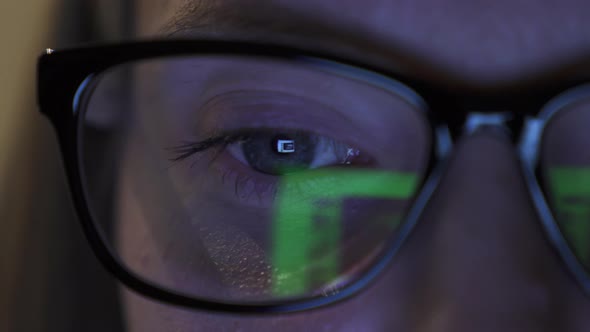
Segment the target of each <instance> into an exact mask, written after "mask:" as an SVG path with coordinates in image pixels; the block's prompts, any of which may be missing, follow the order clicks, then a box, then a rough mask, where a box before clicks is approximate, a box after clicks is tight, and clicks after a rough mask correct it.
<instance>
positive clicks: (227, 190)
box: [208, 150, 280, 209]
mask: <svg viewBox="0 0 590 332" xmlns="http://www.w3.org/2000/svg"><path fill="white" fill-rule="evenodd" d="M208 169H210V170H211V171H212V172H213V173H214V177H215V178H216V179H218V181H219V188H220V190H219V192H221V193H222V195H232V197H231V198H233V199H234V200H235V199H236V198H237V199H238V201H239V203H240V204H241V206H249V207H253V208H261V209H270V208H272V206H273V203H274V200H275V197H276V192H277V186H278V182H279V179H280V177H277V176H272V175H267V174H262V173H259V172H256V171H254V170H252V169H250V168H249V167H248V166H246V164H243V163H242V162H241V161H239V160H237V159H236V158H235V157H233V156H232V155H231V154H230V153H229V151H227V150H224V151H222V152H220V153H219V155H218V156H217V158H215V159H214V160H213V161H212V162H211V163H210V164H209V167H208Z"/></svg>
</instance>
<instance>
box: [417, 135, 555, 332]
mask: <svg viewBox="0 0 590 332" xmlns="http://www.w3.org/2000/svg"><path fill="white" fill-rule="evenodd" d="M407 246H408V249H407V250H420V252H421V253H422V255H423V257H422V259H423V260H424V263H423V264H420V267H419V269H420V272H419V273H418V275H419V278H420V281H421V282H420V283H419V284H421V285H422V286H420V288H419V289H420V291H419V294H417V295H418V296H416V298H415V301H416V303H415V308H418V309H416V311H417V312H420V313H421V314H420V315H421V316H422V317H425V316H424V315H427V316H428V317H431V318H432V319H427V320H424V319H417V320H416V322H417V324H418V325H420V327H419V328H418V329H417V330H420V331H484V330H488V329H489V330H490V331H499V330H502V331H517V330H518V331H529V330H530V331H533V330H534V331H545V330H547V328H548V327H550V326H555V325H554V321H555V320H559V319H560V317H561V315H560V314H559V309H558V308H559V306H558V305H557V302H558V301H559V300H558V297H557V296H556V295H557V294H556V293H557V292H558V287H556V283H557V281H556V280H557V279H558V278H556V277H555V271H561V272H563V270H561V269H560V265H559V263H558V260H557V258H556V255H555V253H554V252H553V250H552V249H551V248H550V246H549V245H548V243H547V241H546V240H545V237H544V234H543V231H542V229H541V226H540V224H539V222H538V220H537V217H536V214H535V212H534V209H533V206H532V204H531V201H530V198H529V196H528V192H527V189H526V186H525V183H524V182H523V178H522V176H521V172H520V164H519V162H518V158H517V155H516V152H515V149H514V148H513V145H512V144H511V142H510V138H509V136H508V135H505V132H504V131H502V130H497V129H495V128H494V127H493V126H485V127H481V128H479V129H478V130H477V131H474V132H473V133H472V134H471V135H468V136H466V137H464V138H463V139H462V140H460V141H459V143H458V144H457V146H456V147H455V151H454V153H453V155H452V157H451V160H450V161H449V164H448V169H447V170H446V172H445V174H444V175H443V178H442V179H441V182H440V185H439V188H438V189H437V191H436V192H435V193H434V195H433V197H432V199H431V201H430V203H429V205H428V206H427V208H426V210H425V211H424V214H423V216H422V218H421V221H420V222H419V223H418V225H417V227H416V229H415V230H414V234H413V236H412V237H411V238H410V239H409V241H408V243H407ZM412 247H414V249H412ZM417 247H420V249H418V248H417Z"/></svg>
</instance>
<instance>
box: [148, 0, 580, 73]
mask: <svg viewBox="0 0 590 332" xmlns="http://www.w3.org/2000/svg"><path fill="white" fill-rule="evenodd" d="M139 10H140V15H139V16H140V31H141V32H142V33H144V34H157V33H161V32H162V30H161V27H162V26H165V25H167V24H169V23H170V21H176V22H181V24H180V25H181V26H182V27H186V28H187V29H186V30H188V32H189V33H190V30H191V29H192V30H199V29H203V28H206V29H207V30H208V31H212V32H214V33H216V34H221V35H222V34H223V33H225V30H221V29H217V28H216V24H217V23H219V22H220V21H224V23H227V22H228V20H231V16H232V15H235V16H239V15H242V14H243V15H244V16H245V15H249V16H252V18H251V20H249V21H248V23H247V25H250V26H255V25H256V24H259V25H260V27H259V28H260V30H264V29H266V30H268V31H269V32H272V31H271V30H273V29H275V28H276V29H279V26H282V25H278V24H272V21H273V20H276V21H279V20H280V21H283V23H285V22H286V23H285V25H289V26H290V28H291V32H293V31H294V30H295V29H298V28H300V29H301V30H306V29H309V30H310V31H309V34H308V35H309V36H311V35H313V34H314V32H313V31H312V28H310V27H311V26H313V25H314V24H312V22H315V23H318V22H321V24H315V25H317V26H318V29H322V27H330V28H331V29H332V30H334V31H338V30H340V31H341V32H342V35H346V34H347V33H348V34H350V35H352V34H354V35H355V36H357V37H358V36H361V38H365V39H366V40H367V42H369V43H373V44H376V45H377V44H378V45H379V47H376V48H375V49H382V50H386V49H387V48H388V47H392V48H393V47H395V48H400V47H402V48H404V49H406V50H409V51H411V52H412V54H416V56H417V57H420V58H423V59H425V60H426V61H427V62H429V63H432V64H434V65H435V66H438V67H440V68H444V70H445V71H449V72H453V73H455V74H457V75H459V76H463V77H465V78H467V79H478V80H488V81H489V80H492V81H494V80H509V79H517V78H520V76H524V75H527V74H531V73H535V72H538V71H542V70H544V69H545V68H548V67H554V66H558V65H559V64H560V63H563V62H568V61H569V60H572V59H576V58H579V57H581V56H584V55H590V20H588V19H587V15H586V13H588V12H589V11H590V2H588V1H583V0H547V1H543V2H540V1H534V0H520V1H514V0H496V1H487V0H485V1H484V0H447V1H440V0H423V1H415V0H249V1H246V0H143V1H141V2H140V4H139ZM246 13H248V14H246ZM291 21H292V22H291ZM219 25H221V24H219ZM230 25H231V24H230ZM226 26H227V24H226ZM242 27H243V26H240V27H238V29H239V28H242ZM185 32H186V31H185ZM316 32H317V33H316V35H318V36H321V35H322V34H321V31H316ZM318 38H321V37H318ZM325 38H328V37H325ZM326 42H328V41H326ZM371 49H372V48H371ZM363 50H366V49H365V48H363Z"/></svg>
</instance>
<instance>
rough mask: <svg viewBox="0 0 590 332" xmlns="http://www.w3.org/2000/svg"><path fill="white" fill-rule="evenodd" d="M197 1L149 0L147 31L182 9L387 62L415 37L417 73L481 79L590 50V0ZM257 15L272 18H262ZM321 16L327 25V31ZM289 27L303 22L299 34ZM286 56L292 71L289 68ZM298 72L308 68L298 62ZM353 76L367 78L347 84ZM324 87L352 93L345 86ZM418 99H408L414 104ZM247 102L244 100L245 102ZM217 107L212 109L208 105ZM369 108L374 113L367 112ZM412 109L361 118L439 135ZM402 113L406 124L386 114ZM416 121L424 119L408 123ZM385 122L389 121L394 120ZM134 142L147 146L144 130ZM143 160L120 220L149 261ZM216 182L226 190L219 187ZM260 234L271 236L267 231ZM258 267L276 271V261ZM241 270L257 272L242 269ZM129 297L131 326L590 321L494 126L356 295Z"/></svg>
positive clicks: (185, 15) (177, 179)
mask: <svg viewBox="0 0 590 332" xmlns="http://www.w3.org/2000/svg"><path fill="white" fill-rule="evenodd" d="M185 2H186V1H180V0H179V1H172V0H169V1H162V0H145V1H140V2H139V4H137V8H136V9H137V17H138V23H137V24H138V31H139V32H140V34H141V35H143V36H156V35H159V34H162V33H168V32H170V27H171V24H170V22H176V24H177V25H180V26H182V27H183V28H182V29H180V31H176V32H175V35H179V36H200V35H202V34H214V35H216V36H219V37H224V36H229V35H233V36H236V35H238V36H239V37H241V38H255V39H257V40H260V39H262V40H266V39H268V40H279V41H282V42H291V41H292V43H293V44H296V45H299V44H303V45H306V46H309V47H315V48H328V49H331V50H342V52H343V53H346V54H347V55H349V56H351V57H355V58H358V59H367V61H369V60H370V61H372V62H377V63H379V64H380V65H382V66H384V67H387V66H395V65H396V64H395V63H389V62H395V61H397V60H393V59H396V57H395V56H393V55H394V54H396V52H397V50H399V49H403V50H405V52H408V53H409V54H411V55H412V58H413V59H415V60H416V61H415V63H417V64H418V65H415V67H416V72H417V74H418V75H423V76H427V77H428V78H429V79H431V80H440V81H443V82H444V80H450V79H459V80H462V81H464V82H468V83H469V84H472V85H474V86H477V85H481V86H486V85H494V84H502V83H508V82H510V81H513V80H518V79H522V78H526V77H527V76H530V75H533V74H535V73H538V72H541V71H543V70H547V69H550V68H552V67H554V66H557V65H559V64H560V63H562V62H564V61H567V60H568V59H571V58H574V57H576V56H580V55H583V54H588V52H589V51H590V47H588V45H590V43H589V40H590V21H588V20H587V18H586V15H585V14H584V13H586V12H587V10H590V8H589V7H590V4H588V3H586V2H583V1H575V0H571V1H566V2H563V1H561V2H557V1H554V2H551V3H550V2H544V3H543V4H542V5H541V4H540V3H538V2H534V1H520V2H514V1H494V2H484V1H447V2H444V3H442V2H437V1H428V0H426V1H421V2H415V1H414V2H412V1H401V0H399V1H398V0H371V1H362V2H361V1H354V0H346V1H343V0H320V1H318V0H299V1H283V0H268V1H262V0H261V1H256V2H255V4H250V3H248V5H247V6H245V5H244V3H243V2H240V1H229V0H220V1H206V0H205V1H198V2H195V3H194V4H192V5H191V4H189V5H186V3H185ZM259 2H260V3H259ZM245 7H247V8H245ZM249 8H253V9H252V10H250V9H249ZM179 12H180V14H179ZM220 13H226V14H225V15H220ZM236 13H240V14H241V15H243V17H248V18H249V20H250V21H248V23H247V24H244V26H243V27H242V29H241V30H240V31H232V30H231V26H232V24H231V23H230V22H231V21H232V20H231V19H230V18H229V17H231V16H232V15H233V14H236ZM254 16H255V17H256V18H259V19H254V18H253V17H254ZM216 17H220V20H219V21H218V20H217V19H216ZM273 18H280V21H281V22H282V23H281V24H278V23H275V24H272V21H273ZM291 20H295V22H294V24H289V22H290V21H291ZM302 20H304V21H302ZM257 24H262V25H263V26H261V27H260V28H258V27H257ZM316 27H318V29H320V30H318V31H315V30H314V29H315V28H316ZM177 28H178V27H177ZM177 30H178V29H177ZM286 30H288V31H289V32H290V33H288V34H287V35H285V31H286ZM177 65H178V64H177ZM215 65H216V64H214V63H212V64H209V66H206V67H207V68H215ZM234 65H235V63H234ZM256 66H257V64H251V63H244V64H243V66H241V67H240V68H251V71H252V72H256V73H258V75H261V80H260V81H261V82H262V81H265V79H264V77H265V74H264V70H261V69H259V68H256ZM171 68H172V69H171V70H169V71H168V72H169V73H176V74H177V75H188V73H187V71H186V70H180V69H178V68H177V69H178V70H177V71H176V72H175V71H174V65H171ZM155 70H157V69H155ZM243 70H245V71H246V70H247V69H243ZM284 70H285V71H286V72H287V73H288V69H284ZM299 74H301V77H300V78H299V79H300V80H301V81H305V80H309V78H306V77H305V75H306V74H305V73H299ZM285 75H287V74H285ZM292 77H295V78H294V79H293V82H297V77H298V76H297V75H292ZM271 83H272V82H271ZM294 86H297V84H296V83H294ZM302 86H303V84H302ZM303 89H304V87H301V88H300V90H298V91H299V92H301V91H303ZM342 89H351V90H352V89H354V90H355V91H358V88H356V87H346V86H344V85H343V86H342ZM324 92H325V94H323V95H329V93H330V92H333V93H335V94H337V93H340V94H341V95H342V94H343V92H345V91H329V90H326V91H324ZM301 93H303V92H301ZM365 93H366V94H367V95H371V98H369V99H370V100H378V99H379V98H387V97H384V96H381V95H379V94H378V93H376V92H365ZM373 93H374V94H375V95H372V94H373ZM232 98H233V99H234V100H235V99H236V97H235V96H230V97H228V98H227V100H226V101H225V102H226V103H231V102H232ZM273 98H274V97H273V96H270V97H269V98H268V99H269V100H272V99H273ZM152 102H154V103H158V102H161V101H158V100H155V101H152ZM351 102H352V101H351ZM396 102H397V103H400V104H404V102H403V101H399V100H398V101H396ZM293 103H296V102H295V101H293V102H292V103H289V102H283V103H282V104H281V105H283V104H290V105H292V104H293ZM406 104H407V103H405V104H404V105H405V106H400V108H401V107H409V106H408V105H406ZM247 106H248V104H247V103H245V104H244V108H245V109H246V108H247ZM296 106H299V105H296ZM339 109H345V107H344V106H343V107H339ZM245 112H248V111H247V110H245ZM209 118H213V116H209V117H205V119H209ZM211 121H214V120H211ZM321 121H322V119H314V121H311V122H315V123H319V122H321ZM363 121H368V122H371V121H373V123H368V124H366V125H364V126H363V125H362V124H363ZM413 121H416V120H415V119H414V118H412V116H410V115H407V116H405V117H402V118H396V119H391V118H388V117H387V115H386V114H385V113H383V114H380V113H378V112H377V113H376V114H375V115H374V116H373V117H371V119H367V118H366V117H359V118H354V117H353V120H352V121H351V123H352V124H351V126H353V124H359V123H361V127H371V126H373V127H374V126H378V125H381V126H385V127H386V128H385V129H389V131H395V132H398V133H400V132H401V134H400V135H406V136H407V137H408V139H409V137H412V139H413V140H414V141H420V140H424V141H427V138H425V137H424V136H423V135H421V129H420V127H419V126H414V127H412V123H413ZM392 122H395V123H403V124H404V125H400V126H399V128H394V127H393V126H394V125H393V124H391V127H387V126H388V125H387V124H389V123H392ZM384 124H385V125H384ZM341 127H345V125H342V126H341ZM170 128H175V130H171V132H178V131H182V123H174V124H170ZM403 128H414V129H413V130H408V131H407V132H405V133H404V132H403ZM176 129H178V130H176ZM385 129H383V130H381V131H380V132H387V130H385ZM367 135H371V133H370V132H367V133H366V135H365V137H367ZM406 136H404V137H406ZM162 137H163V138H161V139H164V140H166V139H168V138H169V137H170V135H169V134H166V133H164V134H162ZM393 139H394V138H393V137H388V136H378V135H377V136H376V137H374V138H373V141H375V142H383V145H384V146H385V144H386V143H387V142H388V141H391V140H393ZM343 144H344V147H343V148H344V149H346V151H348V150H347V149H348V148H355V147H357V146H358V145H357V144H356V142H354V141H352V142H350V147H349V146H348V145H346V144H348V142H347V143H343ZM359 144H360V145H362V142H359ZM394 148H395V147H394ZM129 149H131V150H133V149H140V148H138V147H134V146H133V144H131V147H130V148H129ZM336 150H337V149H336ZM384 150H385V148H379V149H377V151H384ZM230 152H231V151H230ZM377 153H379V152H377ZM237 154H239V152H236V153H235V155H234V157H236V155H237ZM336 154H337V153H336ZM130 155H132V153H130ZM372 155H375V153H372ZM380 158H382V159H380V160H379V161H380V163H381V165H385V166H384V168H388V167H389V168H391V169H393V168H395V169H403V170H410V171H411V170H416V169H419V168H420V165H421V164H422V160H423V159H424V158H425V156H424V155H420V154H419V153H417V154H415V155H413V156H412V158H414V159H412V160H410V161H407V160H408V159H407V158H405V159H404V160H406V163H405V164H403V165H401V164H399V161H397V160H395V158H391V159H388V158H387V157H380ZM236 159H239V156H238V157H236ZM134 162H141V161H137V160H135V161H133V160H131V161H128V162H127V164H128V165H130V167H126V168H125V169H126V170H125V171H123V174H122V176H121V179H122V180H121V183H122V185H121V188H122V189H121V191H120V193H119V197H120V200H119V209H118V210H119V216H120V220H124V222H121V223H120V225H119V231H118V233H119V242H120V243H121V244H122V246H123V250H124V251H127V252H128V254H129V256H130V257H137V258H136V260H138V262H137V264H138V265H140V264H144V265H145V264H146V263H145V262H139V260H141V257H140V256H139V255H136V256H134V252H135V251H139V250H140V248H144V249H145V248H156V247H158V245H159V244H158V243H157V241H155V240H152V239H153V237H149V236H145V234H143V233H142V232H141V231H137V230H138V229H140V230H141V229H142V226H141V225H142V223H143V222H145V220H144V219H145V218H144V216H145V213H144V212H142V211H141V209H140V208H139V207H138V204H137V198H136V197H135V193H136V192H134V190H131V189H130V188H133V187H134V184H133V182H134V180H133V179H138V178H140V177H141V175H139V174H135V173H134V172H133V171H132V169H134V168H133V167H132V166H133V163H134ZM361 162H362V158H361ZM196 167H197V168H198V165H197V166H196ZM219 167H221V166H219ZM261 167H262V166H261ZM184 176H185V174H182V171H178V172H177V173H175V174H173V176H172V183H173V184H174V186H175V188H177V190H178V191H181V192H182V191H185V192H189V191H190V190H191V189H190V188H191V186H192V185H194V183H188V184H187V183H186V182H185V181H184V180H183V179H184ZM143 180H145V179H143ZM139 182H141V181H139ZM244 186H246V184H244ZM211 187H214V186H213V185H211ZM244 190H245V189H244ZM258 190H259V192H260V194H259V195H258V196H259V197H258V198H257V199H256V202H247V204H250V206H252V205H256V204H263V203H264V200H265V198H264V190H265V189H264V188H261V189H258ZM212 195H220V196H221V195H223V194H222V192H221V191H220V192H215V193H213V194H212ZM260 196H262V198H260ZM261 202H262V203H261ZM382 205H383V204H377V206H376V207H375V209H388V207H387V206H382ZM227 206H228V205H225V207H226V208H227ZM230 206H231V204H230ZM211 209H218V210H219V212H218V213H220V214H221V215H223V213H226V212H223V209H224V206H220V207H214V206H213V207H211ZM245 218H246V219H248V218H251V219H255V218H261V219H264V216H260V215H257V214H253V215H252V216H250V217H245ZM207 227H215V225H208V226H207ZM250 236H251V237H254V238H255V237H257V236H259V237H260V238H264V236H263V235H261V234H259V233H257V232H253V233H252V234H251V235H250ZM365 240H366V241H367V242H371V241H379V240H380V239H375V238H370V237H369V238H368V239H365ZM218 241H219V240H218ZM261 241H262V240H261ZM259 242H260V241H259ZM359 246H360V247H362V244H361V245H359ZM185 249H186V248H185ZM191 250H195V251H198V248H191ZM244 250H245V251H249V252H256V251H257V250H260V248H258V247H256V246H245V247H244ZM367 250H369V249H367ZM148 265H149V264H148ZM154 266H157V265H154ZM155 269H156V268H155ZM255 270H256V271H259V272H265V270H264V267H260V268H258V269H255ZM153 273H154V274H158V273H159V271H154V272H153ZM236 276H237V277H239V278H248V277H250V276H247V275H240V274H239V273H238V274H237V275H236ZM163 278H164V277H163ZM257 280H258V279H257ZM176 282H179V283H182V280H180V281H178V280H177V281H176ZM265 282H266V281H265V280H264V279H259V280H258V281H257V282H252V283H249V286H250V287H252V288H253V289H254V291H255V288H257V287H258V288H263V287H265V285H264V283H265ZM123 302H124V307H125V317H126V321H127V325H128V327H129V329H130V330H131V331H202V330H206V331H207V330H217V331H226V330H227V331H275V330H277V329H279V328H280V329H281V330H284V331H302V330H314V331H392V330H393V331H488V330H489V331H554V330H564V331H585V330H587V329H588V328H589V327H590V315H588V313H590V299H589V298H587V297H585V296H584V294H583V293H582V291H581V288H580V287H579V286H578V285H577V283H576V282H575V281H574V279H573V278H572V277H571V276H570V275H569V274H568V272H567V270H566V269H565V267H564V265H563V263H562V262H561V260H560V259H559V258H558V257H557V254H556V253H555V251H554V250H553V249H552V248H551V246H550V244H549V243H548V241H547V240H546V238H545V237H544V234H543V232H542V229H541V227H540V223H539V220H538V219H537V217H536V214H535V211H534V210H533V206H532V205H531V202H530V198H529V195H528V192H527V190H526V187H525V183H524V180H523V178H522V175H521V171H520V166H519V163H518V160H517V156H516V155H515V153H514V149H513V147H512V145H511V143H510V142H509V141H508V140H507V139H506V138H505V137H503V136H501V135H497V134H496V133H492V132H481V133H478V134H476V135H472V136H469V137H465V138H463V139H462V140H460V141H459V142H458V143H457V145H456V146H455V150H454V153H453V156H452V158H451V160H450V162H449V165H448V168H447V170H446V172H445V174H444V176H443V178H442V180H441V183H440V186H439V188H438V190H437V191H436V192H435V193H434V196H433V198H432V199H431V201H430V202H429V205H428V206H427V208H426V210H425V211H424V213H423V214H422V217H421V218H420V221H419V223H418V225H417V226H416V228H415V229H414V231H413V233H412V236H411V237H410V238H409V239H408V241H406V242H405V243H404V246H403V248H402V249H401V250H400V252H399V253H398V254H397V256H396V257H395V258H394V262H393V263H392V264H390V266H389V267H388V268H387V270H386V271H385V272H384V273H383V275H381V276H380V277H379V278H378V279H377V281H376V282H375V283H373V284H371V285H370V286H369V287H368V288H367V289H366V290H364V291H363V292H361V293H360V294H359V295H357V296H355V297H353V298H352V299H350V300H347V301H345V302H342V303H339V304H336V305H333V306H329V307H327V308H322V309H317V310H312V311H308V312H303V313H297V314H289V315H283V316H277V315H274V316H268V317H267V316H265V317H261V316H260V317H252V316H248V317H244V316H237V315H227V314H212V313H206V312H200V311H192V310H185V309H179V308H176V307H172V306H167V305H163V304H160V303H156V302H153V301H151V300H147V299H145V298H142V297H140V296H138V295H135V294H134V293H130V292H128V291H126V290H123Z"/></svg>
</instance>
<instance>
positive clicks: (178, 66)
mask: <svg viewBox="0 0 590 332" xmlns="http://www.w3.org/2000/svg"><path fill="white" fill-rule="evenodd" d="M351 70H352V69H350V68H348V67H346V68H342V69H338V67H334V66H332V65H330V66H323V65H322V66H320V65H318V64H317V63H316V62H296V61H294V60H293V61H286V60H270V59H268V58H260V59H258V58H253V57H239V56H225V57H221V56H207V57H204V56H193V57H183V58H161V59H160V58H159V59H153V60H145V61H141V62H138V63H131V64H126V65H124V66H122V67H121V68H120V69H118V70H114V71H113V72H111V73H107V74H106V76H107V79H108V78H109V77H112V78H116V77H120V76H124V75H122V74H123V73H132V74H133V75H132V78H133V79H129V81H131V82H133V84H132V85H131V87H130V88H129V90H130V91H132V93H131V95H132V96H133V98H132V100H131V101H129V110H128V111H127V118H128V119H129V120H128V123H127V124H126V125H125V126H121V128H120V132H117V133H116V134H115V133H113V134H110V136H109V139H110V140H111V141H115V142H117V144H116V147H117V148H116V149H114V150H113V151H114V153H112V154H111V155H112V158H113V160H112V165H115V167H116V168H117V170H118V172H119V174H120V175H119V179H120V181H119V182H118V183H116V186H119V187H120V189H119V190H120V191H122V192H125V193H126V195H127V196H126V197H131V198H130V199H129V201H132V202H133V210H134V211H136V215H133V216H132V218H130V219H132V220H138V219H139V221H137V224H138V225H134V227H129V226H127V227H129V228H131V229H132V233H133V234H142V236H144V237H146V238H149V239H152V241H153V242H154V243H155V244H154V245H153V246H151V247H148V246H144V247H141V248H137V251H138V252H137V253H132V254H133V255H135V256H132V254H131V253H127V252H123V251H122V250H119V249H117V248H119V247H120V243H121V242H122V241H125V236H123V235H118V236H117V237H115V238H114V239H112V240H111V241H112V246H113V247H114V248H115V250H114V251H115V252H117V254H118V255H119V256H120V259H121V260H122V261H124V262H125V263H126V264H128V265H129V268H130V269H131V270H132V271H134V272H135V273H137V274H139V275H140V276H142V277H144V278H146V279H147V280H150V281H153V282H155V283H156V284H158V285H163V286H165V287H167V288H172V289H173V290H176V291H179V292H181V293H185V294H189V295H192V296H198V297H206V298H210V299H215V300H219V301H227V300H231V301H255V302H256V301H258V302H260V301H276V300H281V299H286V298H290V299H291V298H306V297H313V296H318V295H321V294H323V293H325V292H326V291H327V290H329V289H332V290H333V289H339V288H341V287H345V286H347V285H349V284H350V283H352V282H354V281H356V280H358V279H359V278H360V277H361V276H362V275H363V274H364V273H366V271H367V269H369V268H370V267H371V266H372V264H373V263H374V262H375V261H376V260H378V259H379V257H380V255H381V254H382V253H383V251H384V250H385V248H386V247H387V243H389V241H391V239H392V238H393V237H394V236H395V234H396V232H397V230H398V227H399V225H400V223H401V222H402V220H403V217H404V215H405V213H406V211H407V209H408V207H409V204H410V203H411V202H412V200H413V198H414V196H415V194H416V192H417V190H418V187H419V184H420V182H421V181H422V177H423V175H424V173H425V170H426V165H427V163H428V153H429V151H430V145H429V144H430V137H429V134H430V132H429V129H428V126H427V125H426V124H425V119H424V118H423V116H422V115H421V113H420V112H421V111H422V110H421V109H420V108H419V105H417V104H415V103H414V102H413V100H412V99H411V98H407V97H406V92H404V91H405V90H404V91H402V90H403V89H399V91H398V88H397V85H395V84H392V85H391V86H389V85H382V84H376V83H375V82H373V81H370V80H367V79H364V78H362V77H358V76H359V75H358V73H357V72H354V71H351ZM361 76H362V75H361ZM100 88H101V87H100V83H99V86H98V87H97V88H96V89H95V90H94V91H95V92H94V93H95V96H96V97H95V98H96V100H95V103H93V99H92V96H91V97H90V102H89V104H90V105H89V107H88V108H89V110H88V111H87V113H92V112H99V105H101V103H100V100H99V99H101V98H100V93H99V92H100ZM119 106H121V108H124V107H122V106H127V105H119ZM89 140H90V139H89ZM105 142H106V140H105ZM109 142H110V141H109ZM106 144H107V143H105V145H106ZM85 158H86V159H85V160H88V163H91V161H92V159H93V158H96V156H95V155H94V154H92V153H91V152H88V151H87V153H86V156H85ZM89 165H90V164H89ZM89 167H90V166H89ZM90 192H92V193H93V192H98V190H92V189H90ZM94 197H95V198H94V199H92V198H91V199H90V200H91V201H92V200H94V201H98V198H97V197H99V196H94ZM113 197H117V196H116V195H113ZM128 210H129V209H128ZM138 216H140V217H138ZM120 223H122V224H123V226H125V225H127V224H129V223H130V222H129V221H128V220H127V219H123V220H121V221H120ZM101 227H104V228H106V227H107V226H105V225H102V226H101ZM129 232H131V231H129ZM137 255H139V256H141V257H149V261H150V262H152V263H151V264H152V265H151V266H148V265H142V264H138V263H136V261H137V260H136V259H132V258H131V257H137Z"/></svg>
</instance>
